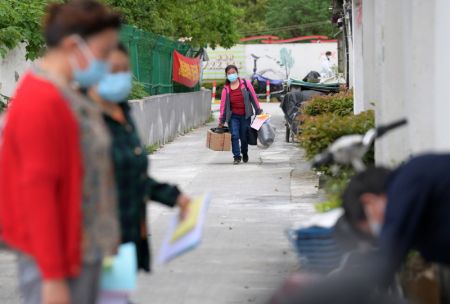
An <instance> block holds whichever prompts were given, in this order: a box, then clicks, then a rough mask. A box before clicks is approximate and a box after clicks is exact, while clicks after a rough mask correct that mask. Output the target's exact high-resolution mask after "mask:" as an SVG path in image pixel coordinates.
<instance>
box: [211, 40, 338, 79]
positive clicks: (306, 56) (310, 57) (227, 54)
mask: <svg viewBox="0 0 450 304" xmlns="http://www.w3.org/2000/svg"><path fill="white" fill-rule="evenodd" d="M282 49H286V50H288V51H291V52H292V57H293V58H294V66H293V67H292V68H291V71H290V76H291V77H293V78H298V79H302V78H303V77H305V76H306V74H307V73H309V72H310V71H312V70H315V71H317V72H320V70H321V59H322V57H323V56H324V55H325V52H327V51H331V52H332V53H333V61H334V62H335V63H336V64H337V43H335V42H333V43H288V44H245V45H242V44H241V45H237V46H234V47H232V48H231V49H223V48H216V49H215V50H212V49H207V52H208V57H209V62H208V64H207V65H206V68H205V70H204V73H203V78H204V79H220V78H224V75H225V73H224V70H225V67H226V66H227V65H228V64H235V65H236V66H237V67H238V68H239V72H240V74H241V75H243V76H245V77H249V76H251V75H252V74H253V58H252V57H251V54H255V55H256V56H258V57H261V58H260V59H258V62H257V65H258V66H257V69H258V71H261V70H264V69H273V70H275V75H273V77H276V75H278V79H284V78H286V77H285V74H286V73H285V69H284V67H280V65H279V64H278V63H277V61H280V51H281V50H282ZM269 75H270V74H269Z"/></svg>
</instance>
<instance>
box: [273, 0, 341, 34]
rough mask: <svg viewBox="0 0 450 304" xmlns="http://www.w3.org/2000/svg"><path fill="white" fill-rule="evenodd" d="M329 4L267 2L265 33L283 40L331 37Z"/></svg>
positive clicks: (321, 1)
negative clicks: (314, 36)
mask: <svg viewBox="0 0 450 304" xmlns="http://www.w3.org/2000/svg"><path fill="white" fill-rule="evenodd" d="M330 3H331V1H330V0H269V3H268V10H267V15H266V22H267V26H268V29H267V31H266V33H271V34H275V35H278V36H281V37H284V38H291V37H297V36H305V35H326V36H333V34H334V33H335V28H334V27H333V26H332V25H331V22H330V19H331V11H330V10H329V8H330V5H331V4H330Z"/></svg>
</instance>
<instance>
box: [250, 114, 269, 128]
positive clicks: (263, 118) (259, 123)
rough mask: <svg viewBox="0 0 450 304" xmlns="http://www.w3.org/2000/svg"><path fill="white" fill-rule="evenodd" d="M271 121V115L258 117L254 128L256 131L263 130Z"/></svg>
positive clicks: (253, 124) (254, 122) (253, 125)
mask: <svg viewBox="0 0 450 304" xmlns="http://www.w3.org/2000/svg"><path fill="white" fill-rule="evenodd" d="M269 119H270V115H269V114H267V113H264V114H261V115H256V117H255V119H254V120H253V123H252V128H253V129H255V130H259V129H261V126H262V125H263V124H264V123H265V122H266V121H268V120H269Z"/></svg>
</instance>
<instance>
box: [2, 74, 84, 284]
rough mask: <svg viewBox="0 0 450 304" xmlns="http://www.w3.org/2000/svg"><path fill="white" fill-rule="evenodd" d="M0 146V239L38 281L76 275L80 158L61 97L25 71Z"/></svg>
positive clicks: (75, 131) (72, 119)
mask: <svg viewBox="0 0 450 304" xmlns="http://www.w3.org/2000/svg"><path fill="white" fill-rule="evenodd" d="M7 115H8V119H7V123H6V126H5V129H4V134H3V145H2V147H1V149H0V227H1V237H2V239H3V240H4V241H5V242H6V243H7V244H8V245H10V246H11V247H13V248H15V249H17V250H19V251H21V252H23V253H25V254H28V255H30V256H31V257H33V258H34V260H35V261H36V263H37V265H38V266H39V269H40V270H41V273H42V275H43V277H44V279H57V278H65V277H70V276H76V275H78V273H79V271H80V260H81V187H82V183H81V181H82V174H83V172H82V171H83V170H82V157H81V151H80V136H79V130H78V123H77V121H76V118H75V116H74V115H73V114H72V111H71V109H70V105H69V104H68V101H66V100H64V98H63V96H62V95H61V94H60V92H59V91H58V89H57V88H56V87H55V86H54V85H53V84H52V83H50V82H48V81H47V80H44V79H41V78H38V77H37V76H35V75H34V74H32V73H31V72H29V73H28V74H27V75H26V76H25V77H24V79H23V80H22V82H21V83H20V85H19V87H18V88H17V91H16V94H15V97H14V98H13V101H12V103H11V106H10V108H9V110H8V114H7Z"/></svg>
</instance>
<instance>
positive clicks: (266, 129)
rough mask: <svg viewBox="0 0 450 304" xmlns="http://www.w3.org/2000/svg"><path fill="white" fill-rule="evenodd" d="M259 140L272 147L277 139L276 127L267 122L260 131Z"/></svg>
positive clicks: (263, 144)
mask: <svg viewBox="0 0 450 304" xmlns="http://www.w3.org/2000/svg"><path fill="white" fill-rule="evenodd" d="M258 140H259V142H260V143H261V145H262V146H264V147H265V148H268V147H270V146H271V145H272V144H273V142H274V141H275V128H274V127H272V125H271V124H270V123H268V122H265V123H264V124H263V125H262V126H261V128H260V129H259V131H258Z"/></svg>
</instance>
